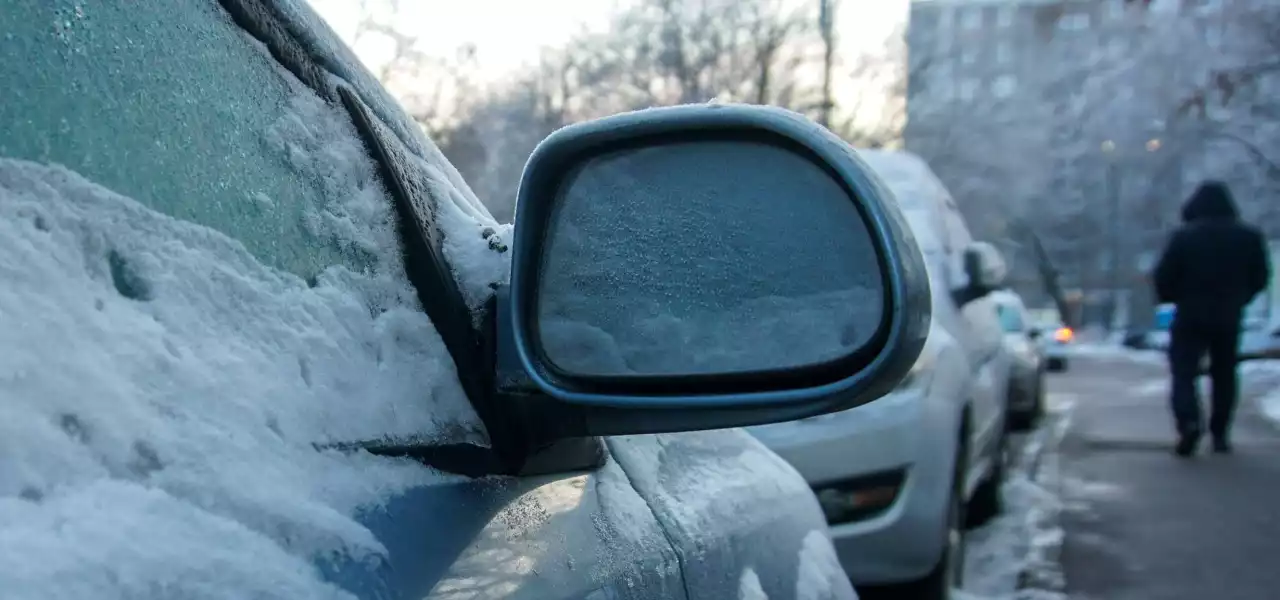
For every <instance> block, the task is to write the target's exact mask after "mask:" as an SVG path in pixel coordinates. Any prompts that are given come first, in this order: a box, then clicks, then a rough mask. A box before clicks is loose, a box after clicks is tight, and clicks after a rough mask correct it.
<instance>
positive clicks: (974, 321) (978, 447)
mask: <svg viewBox="0 0 1280 600" xmlns="http://www.w3.org/2000/svg"><path fill="white" fill-rule="evenodd" d="M942 222H943V226H944V227H945V228H946V236H947V252H948V255H949V260H948V262H949V263H950V265H949V269H948V273H949V275H950V277H951V282H952V283H951V288H952V289H956V288H959V287H961V286H963V285H965V284H966V283H967V276H966V275H965V273H964V253H965V249H966V248H968V246H969V244H971V243H973V241H974V240H973V236H972V235H971V234H970V232H969V228H968V226H966V225H965V222H964V218H963V217H962V216H961V215H960V210H959V208H958V207H957V206H956V204H955V200H953V199H952V198H951V197H950V196H949V195H948V196H946V197H945V198H943V202H942ZM956 309H957V310H958V311H959V314H960V316H961V319H960V321H961V323H962V324H963V331H962V333H961V334H960V335H958V336H957V337H959V338H961V342H962V344H963V345H964V347H965V351H966V353H967V354H968V356H969V364H970V366H971V368H972V369H973V373H974V378H973V380H972V387H971V390H970V400H971V401H972V408H971V413H970V414H971V419H972V420H971V425H972V434H973V443H972V445H971V447H970V451H971V453H972V454H971V456H970V459H971V462H970V464H972V465H982V464H984V463H983V461H984V460H985V458H986V457H989V456H990V455H991V450H992V447H993V445H994V444H996V443H997V442H998V440H999V436H1000V434H1001V431H1002V429H1003V415H1004V408H1005V407H1004V404H1005V401H1006V397H1005V391H1006V390H1007V389H1008V377H1009V375H1008V373H1009V360H1008V357H1007V356H1006V355H1005V354H1004V352H1002V346H1003V333H1002V330H1001V327H1000V319H999V315H998V314H997V312H996V305H995V299H993V298H992V297H991V296H990V295H987V296H984V297H982V298H978V299H976V300H974V301H972V302H969V303H967V304H965V305H964V306H958V307H956ZM978 471H979V473H978V474H980V472H981V469H979V470H978ZM970 484H971V485H976V481H971V482H970Z"/></svg>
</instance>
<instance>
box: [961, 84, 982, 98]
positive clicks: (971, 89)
mask: <svg viewBox="0 0 1280 600" xmlns="http://www.w3.org/2000/svg"><path fill="white" fill-rule="evenodd" d="M977 94H978V82H977V81H974V80H972V79H966V80H964V81H962V82H960V99H961V100H964V101H965V102H968V101H970V100H973V97H974V96H976V95H977Z"/></svg>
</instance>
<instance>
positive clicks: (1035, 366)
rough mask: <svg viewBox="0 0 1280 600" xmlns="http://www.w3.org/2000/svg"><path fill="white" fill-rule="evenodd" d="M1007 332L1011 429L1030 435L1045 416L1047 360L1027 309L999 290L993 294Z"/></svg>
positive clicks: (1006, 345) (1003, 327) (1005, 347)
mask: <svg viewBox="0 0 1280 600" xmlns="http://www.w3.org/2000/svg"><path fill="white" fill-rule="evenodd" d="M991 296H992V298H993V299H995V301H996V309H997V311H998V312H999V315H1000V327H1001V328H1002V329H1003V330H1004V350H1005V352H1006V353H1008V355H1009V359H1010V364H1011V369H1012V373H1011V374H1010V376H1009V416H1008V422H1009V428H1010V429H1011V430H1013V431H1027V430H1029V429H1032V428H1034V427H1035V426H1036V424H1037V423H1039V422H1040V418H1041V417H1042V416H1044V408H1045V405H1044V370H1045V366H1046V363H1048V360H1047V359H1046V357H1045V352H1044V346H1043V345H1041V344H1040V343H1038V342H1037V340H1036V336H1035V335H1033V334H1032V331H1033V329H1032V327H1031V322H1030V318H1029V315H1028V314H1027V309H1026V305H1025V304H1023V302H1022V298H1021V297H1020V296H1018V294H1016V293H1014V292H1012V291H1009V290H1000V291H997V292H993V293H992V294H991Z"/></svg>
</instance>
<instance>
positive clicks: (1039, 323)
mask: <svg viewBox="0 0 1280 600" xmlns="http://www.w3.org/2000/svg"><path fill="white" fill-rule="evenodd" d="M1028 314H1029V315H1030V319H1031V331H1030V334H1031V337H1032V338H1033V339H1035V340H1036V341H1037V342H1038V343H1039V344H1040V347H1041V349H1042V350H1043V351H1044V357H1045V367H1046V368H1047V370H1049V371H1059V372H1060V371H1066V370H1067V367H1068V366H1070V362H1069V361H1070V357H1071V348H1072V346H1073V344H1074V342H1075V339H1076V332H1075V330H1073V329H1071V328H1070V327H1068V326H1067V325H1066V324H1065V323H1063V321H1062V316H1061V315H1060V314H1059V313H1058V310H1057V309H1056V308H1040V309H1034V310H1031V311H1028Z"/></svg>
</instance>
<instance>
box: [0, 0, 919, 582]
mask: <svg viewBox="0 0 1280 600" xmlns="http://www.w3.org/2000/svg"><path fill="white" fill-rule="evenodd" d="M0 21H3V22H4V23H8V25H6V26H5V33H4V35H0V55H3V56H4V60H3V61H0V81H3V82H4V101H3V102H0V122H2V123H4V127H2V128H0V274H2V279H3V280H4V284H3V286H0V315H3V320H4V326H3V327H0V348H2V349H3V352H4V354H5V358H4V361H3V364H4V368H3V375H2V376H0V397H3V398H4V401H3V402H2V403H0V413H3V416H2V417H0V455H2V456H3V457H4V459H3V462H4V468H3V469H0V471H2V472H0V532H2V533H0V538H2V539H3V540H4V541H3V546H4V551H3V552H0V582H3V584H0V588H3V589H4V592H3V594H0V595H4V596H6V597H17V598H84V597H92V598H102V599H123V598H134V599H154V600H159V599H162V598H324V599H338V598H361V599H393V598H429V599H452V598H476V599H481V598H506V599H520V598H527V599H539V600H555V599H567V598H576V599H582V598H628V599H638V598H654V599H657V598H662V599H666V598H688V599H694V598H702V599H717V600H718V599H722V598H735V597H753V598H754V597H768V598H805V599H808V598H824V599H836V598H840V599H852V598H854V591H853V588H852V586H851V585H850V584H849V582H848V580H847V578H846V577H845V576H844V574H843V572H842V571H841V569H840V566H839V563H838V562H837V558H836V556H835V553H834V549H833V547H832V545H831V541H830V537H829V534H828V533H827V529H826V523H825V521H824V520H823V515H822V512H821V509H820V507H819V505H818V503H817V501H816V500H815V499H814V497H813V495H812V493H811V491H810V489H809V488H808V486H807V485H806V484H805V482H804V480H803V479H802V478H801V477H800V476H799V475H798V474H797V473H796V472H795V471H794V470H793V469H792V468H791V467H790V466H788V465H787V464H786V463H785V462H783V461H782V460H781V459H779V458H778V457H777V456H776V455H774V454H773V453H771V452H769V451H768V450H767V449H766V448H765V447H764V446H763V445H761V444H760V443H759V442H757V441H756V440H755V439H754V438H752V437H751V436H749V435H747V434H746V433H745V432H744V431H743V430H741V429H737V428H736V427H739V426H743V425H754V424H760V423H767V422H775V421H782V420H787V419H797V418H803V417H809V416H814V415H819V414H824V413H829V412H833V411H841V410H845V409H848V408H851V407H854V406H858V405H861V404H864V403H866V402H869V401H871V400H873V399H875V398H877V397H879V396H881V395H882V394H883V393H884V392H885V391H887V390H888V389H890V388H891V387H892V386H893V385H895V384H896V383H897V382H898V381H899V380H900V379H901V378H902V377H904V376H905V375H906V373H907V372H908V370H909V369H910V368H911V365H912V364H914V363H915V362H916V359H917V357H918V356H919V354H920V349H921V348H922V347H923V345H924V342H925V336H926V333H927V331H928V327H929V323H930V315H929V287H928V281H927V278H926V276H925V275H924V265H923V262H922V258H921V257H920V255H919V251H918V249H917V248H916V245H915V243H914V241H913V239H912V236H911V233H910V231H909V230H908V229H907V226H906V225H905V223H904V221H903V217H902V216H901V215H900V214H899V212H898V209H897V208H896V207H895V206H894V204H893V202H892V201H891V200H890V199H889V197H888V195H887V193H886V192H884V191H883V188H882V186H881V185H880V184H879V183H878V182H877V180H876V179H875V177H874V175H872V174H871V173H870V172H869V171H868V170H867V168H866V167H865V165H863V164H862V163H860V162H859V161H858V160H857V159H856V158H855V157H853V156H852V155H851V154H850V153H848V152H847V150H846V146H845V145H844V143H843V142H842V141H840V140H839V139H838V138H836V137H835V136H834V135H832V134H830V132H827V131H826V130H824V129H822V128H820V127H818V126H816V125H815V124H813V123H812V122H811V121H808V120H806V119H804V118H802V117H799V116H797V115H795V114H793V113H789V112H786V111H782V110H780V109H769V108H762V107H745V106H716V105H703V106H685V107H678V108H670V109H656V110H650V111H643V112H641V113H634V114H626V115H620V116H616V117H611V118H609V119H605V120H603V121H597V122H592V123H585V124H580V125H576V126H573V127H570V128H566V129H562V130H560V131H558V132H556V133H555V134H553V135H552V136H551V137H549V138H548V139H546V140H544V141H543V143H542V145H540V146H539V148H538V150H537V151H536V152H535V153H534V155H533V156H532V157H531V158H530V159H529V163H528V167H527V169H526V171H525V173H524V177H525V178H524V182H523V184H522V185H521V187H520V198H519V214H518V216H517V219H516V224H515V226H514V231H513V228H512V226H510V225H504V224H500V223H497V222H495V221H494V220H493V219H492V218H491V217H490V216H489V213H488V212H487V211H486V210H485V208H484V206H483V205H482V204H481V203H480V202H479V201H477V199H476V197H475V195H474V194H473V193H472V192H471V191H470V189H469V188H468V186H467V184H466V183H465V182H464V181H463V180H462V178H461V177H460V176H459V174H458V172H457V171H456V170H455V169H454V168H453V167H452V166H451V165H450V164H449V162H448V161H447V160H446V159H445V158H444V156H443V155H442V154H441V153H440V151H439V150H438V149H437V148H436V146H434V145H433V144H432V143H431V141H430V140H429V139H428V138H427V137H426V136H425V135H424V134H423V133H422V130H421V128H420V127H419V126H418V125H417V124H416V123H415V122H414V121H413V120H412V119H411V118H410V117H409V115H408V114H407V113H406V112H405V111H404V110H403V109H402V108H401V107H400V106H399V105H398V104H397V103H396V102H395V101H394V100H393V99H392V98H391V97H390V95H389V94H388V93H387V92H386V91H385V90H384V89H383V88H382V87H381V86H380V85H379V84H378V83H377V82H376V80H375V78H374V77H373V76H372V75H371V74H370V73H369V72H367V71H366V70H365V69H364V68H363V67H361V66H360V63H359V61H358V60H357V59H356V58H355V56H354V55H353V53H352V52H351V51H350V50H349V49H348V48H347V47H346V46H344V45H343V44H342V43H341V42H340V41H339V40H338V39H337V37H336V35H335V34H334V33H333V31H332V30H330V28H329V27H328V26H326V25H325V24H324V23H323V22H322V21H321V20H320V19H319V18H318V17H317V16H316V15H315V14H314V13H313V12H312V10H311V9H310V8H309V7H308V6H307V5H306V4H305V3H302V2H297V1H290V0H254V1H249V0H222V1H221V2H214V1H211V0H207V1H199V0H174V1H173V2H167V3H165V5H164V8H163V10H160V9H156V7H155V6H152V7H141V6H139V5H137V4H136V3H129V2H80V3H76V4H75V5H74V6H72V5H71V4H70V3H49V2H9V3H5V4H4V5H3V7H0ZM51 24H52V25H51ZM780 199H785V200H786V201H785V202H780ZM715 231H721V232H725V231H727V232H729V233H728V234H726V235H708V233H709V232H715ZM831 256H840V257H842V258H841V260H839V261H832V260H830V257H831ZM716 319H719V320H716ZM806 327H807V329H806ZM713 430H714V431H713ZM677 432H685V433H677ZM920 433H921V432H918V431H911V432H904V433H903V435H911V436H916V435H919V434H920ZM940 439H941V438H940ZM740 594H741V595H742V596H740Z"/></svg>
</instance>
